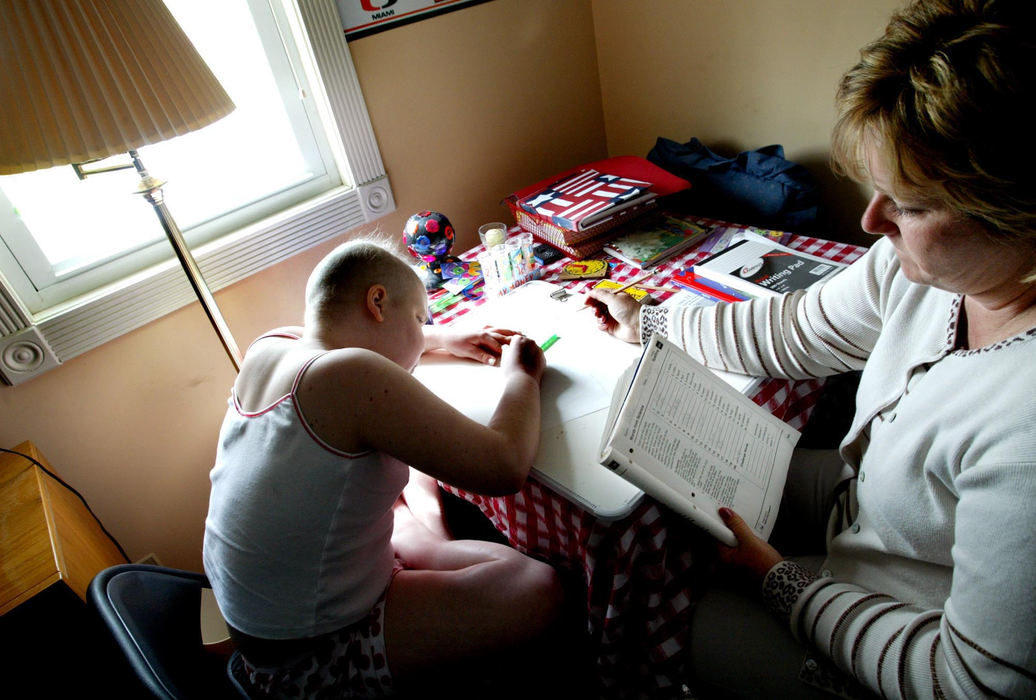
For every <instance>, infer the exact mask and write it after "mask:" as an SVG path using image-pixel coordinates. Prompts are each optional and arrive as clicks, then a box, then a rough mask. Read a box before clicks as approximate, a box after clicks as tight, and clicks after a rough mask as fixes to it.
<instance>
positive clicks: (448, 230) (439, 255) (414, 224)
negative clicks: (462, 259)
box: [403, 210, 455, 289]
mask: <svg viewBox="0 0 1036 700" xmlns="http://www.w3.org/2000/svg"><path fill="white" fill-rule="evenodd" d="M454 237H455V236H454V230H453V224H451V223H450V220H449V219H447V218H446V216H445V215H443V214H440V213H439V212H437V211H427V210H425V211H421V212H418V213H416V214H414V215H413V216H411V217H410V218H409V219H407V221H406V225H405V226H404V227H403V242H404V243H405V244H406V249H407V251H408V252H409V253H410V254H411V255H413V256H414V257H415V258H417V259H418V260H420V261H421V263H422V264H420V265H418V269H419V270H420V271H421V273H422V276H423V277H424V282H425V287H426V288H428V289H434V288H436V287H438V286H439V285H441V284H442V281H443V273H442V266H443V264H444V263H446V262H447V261H449V260H451V257H450V250H451V249H452V248H453V240H454Z"/></svg>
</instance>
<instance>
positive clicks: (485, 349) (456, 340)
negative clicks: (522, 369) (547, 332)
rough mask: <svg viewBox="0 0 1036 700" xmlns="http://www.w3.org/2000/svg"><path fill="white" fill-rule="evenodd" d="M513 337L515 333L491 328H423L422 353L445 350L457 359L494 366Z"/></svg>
mask: <svg viewBox="0 0 1036 700" xmlns="http://www.w3.org/2000/svg"><path fill="white" fill-rule="evenodd" d="M514 335H516V332H515V331H512V330H507V329H506V328H494V327H491V326H484V327H482V328H477V329H466V330H458V329H453V328H448V327H446V326H425V327H424V351H425V352H431V351H433V350H446V351H447V352H449V353H450V354H452V355H456V356H457V357H467V358H470V359H472V360H476V361H478V362H481V363H483V364H487V365H495V364H496V363H497V362H499V361H500V351H501V349H502V348H503V346H504V345H505V344H507V341H508V340H509V339H510V338H511V337H513V336H514Z"/></svg>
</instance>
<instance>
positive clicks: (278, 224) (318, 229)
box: [0, 177, 395, 384]
mask: <svg viewBox="0 0 1036 700" xmlns="http://www.w3.org/2000/svg"><path fill="white" fill-rule="evenodd" d="M394 209H395V203H394V201H393V199H392V192H391V189H390V187H389V184H388V180H387V178H384V177H382V178H378V179H376V180H374V181H373V182H369V183H366V184H364V185H362V186H360V187H339V188H336V189H334V190H331V191H329V192H327V193H325V194H324V195H321V196H320V197H316V198H314V199H312V200H309V201H308V202H305V203H303V204H301V205H298V206H297V207H294V208H292V209H290V210H287V211H285V212H282V213H281V214H279V215H277V216H275V217H271V218H269V219H266V220H264V221H262V222H260V223H258V224H255V225H253V226H250V227H248V228H246V229H243V230H241V231H238V232H236V233H233V234H229V235H227V236H224V237H223V238H221V239H220V240H218V241H214V242H213V243H211V244H209V245H207V246H203V247H201V248H199V249H198V250H195V251H193V252H194V256H195V258H196V259H197V262H198V266H199V267H200V268H201V271H202V274H203V275H204V277H205V281H206V282H207V283H208V285H209V287H210V288H211V289H212V290H213V291H216V290H219V289H222V288H224V287H227V286H229V285H231V284H234V283H235V282H238V281H239V280H242V279H244V278H246V277H248V276H249V275H252V274H255V273H256V272H259V271H260V270H262V269H264V268H267V267H269V266H271V265H274V264H276V263H278V262H281V261H283V260H287V259H288V258H290V257H292V256H293V255H295V254H297V253H300V252H302V251H304V250H306V249H308V248H311V247H313V246H315V245H317V244H319V243H322V242H324V241H326V240H329V239H331V238H334V237H335V236H339V235H341V234H342V233H344V232H345V231H348V230H350V229H352V228H355V227H356V226H359V225H361V224H364V223H367V222H370V221H373V220H374V219H376V218H378V217H380V216H383V215H385V214H387V213H389V212H391V211H393V210H394ZM170 255H171V253H170ZM5 297H6V294H5V293H4V290H3V289H2V287H0V326H7V327H12V330H14V332H12V333H10V334H8V335H4V336H3V337H0V378H2V379H4V380H6V381H7V383H9V384H18V383H20V382H23V381H27V380H29V379H31V378H33V377H35V376H38V375H39V374H41V373H42V372H45V371H47V370H50V369H53V368H54V367H56V366H58V365H59V364H60V363H61V362H64V361H65V360H69V359H71V358H73V357H75V356H76V355H80V354H82V353H84V352H86V351H88V350H91V349H93V348H96V347H98V346H100V345H102V344H104V343H106V342H108V341H110V340H113V339H115V338H117V337H119V336H120V335H123V334H124V333H128V332H130V331H132V330H134V329H136V328H139V327H140V326H143V325H144V324H146V323H149V322H151V321H154V320H155V319H158V318H160V317H162V316H164V315H165V314H168V313H170V312H171V311H174V310H176V309H179V308H181V307H183V306H186V305H187V304H189V303H192V302H195V301H197V297H196V296H195V295H194V292H193V291H192V290H191V287H190V285H189V284H188V282H187V278H186V277H185V276H184V274H183V270H181V268H180V266H179V265H178V264H177V262H176V260H175V258H172V257H170V260H169V261H168V262H166V263H163V264H161V265H157V266H155V267H153V268H151V269H149V270H146V271H144V272H142V273H141V274H139V275H136V276H134V277H132V278H129V279H127V280H124V281H123V282H122V283H120V284H118V285H112V286H111V287H108V288H105V289H103V290H101V291H99V292H97V293H94V294H91V295H89V296H86V297H83V298H80V299H77V300H74V301H72V302H69V303H67V304H63V305H61V306H59V307H55V308H52V309H47V310H46V311H44V312H42V313H39V314H36V315H34V316H32V315H29V314H27V313H25V312H24V311H21V310H20V309H18V308H17V306H15V305H14V302H13V300H9V299H6V298H5ZM0 330H2V328H0Z"/></svg>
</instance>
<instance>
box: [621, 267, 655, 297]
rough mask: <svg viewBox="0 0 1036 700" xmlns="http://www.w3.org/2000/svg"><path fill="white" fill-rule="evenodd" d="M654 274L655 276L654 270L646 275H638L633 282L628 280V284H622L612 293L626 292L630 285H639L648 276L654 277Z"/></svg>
mask: <svg viewBox="0 0 1036 700" xmlns="http://www.w3.org/2000/svg"><path fill="white" fill-rule="evenodd" d="M654 276H655V273H654V272H649V273H647V274H646V275H644V276H643V277H638V278H637V279H635V280H633V281H632V282H627V283H626V284H624V285H622V286H621V287H619V288H618V289H616V290H615V291H613V292H612V294H618V293H619V292H625V291H626V290H627V289H629V288H630V287H635V286H637V285H638V284H640V283H641V282H643V281H644V280H646V279H647V278H648V277H654Z"/></svg>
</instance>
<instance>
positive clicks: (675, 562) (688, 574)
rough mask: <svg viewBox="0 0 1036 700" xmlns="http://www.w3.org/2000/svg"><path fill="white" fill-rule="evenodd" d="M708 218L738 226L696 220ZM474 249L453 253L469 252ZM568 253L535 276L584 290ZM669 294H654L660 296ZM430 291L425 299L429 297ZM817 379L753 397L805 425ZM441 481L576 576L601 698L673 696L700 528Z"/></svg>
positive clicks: (702, 565)
mask: <svg viewBox="0 0 1036 700" xmlns="http://www.w3.org/2000/svg"><path fill="white" fill-rule="evenodd" d="M700 222H701V223H703V224H706V225H709V226H713V227H716V229H717V230H718V229H719V227H727V228H728V229H733V230H738V229H742V228H746V227H741V226H737V225H734V224H728V223H725V222H719V221H715V220H712V219H705V218H702V219H700ZM786 244H787V245H788V246H790V247H792V248H794V249H796V250H800V251H803V252H807V253H812V254H814V255H819V256H822V257H825V258H829V259H831V260H834V261H837V262H847V263H849V262H853V261H855V260H856V259H858V258H859V257H860V256H861V255H863V254H864V253H865V252H866V249H865V248H861V247H859V246H854V245H849V244H844V243H837V242H834V241H828V240H823V239H819V238H811V237H808V236H800V235H791V236H790V237H788V239H787V241H786ZM481 250H482V249H481V247H479V248H475V249H473V250H470V251H467V252H466V253H464V254H463V255H461V256H460V257H461V258H462V259H464V260H474V258H475V256H476V255H477V254H478V253H479V252H481ZM705 255H706V253H701V252H698V251H697V250H694V249H692V251H691V252H689V253H687V254H684V255H682V256H678V257H676V258H673V259H672V260H670V261H667V262H665V263H663V264H661V265H659V266H658V267H657V268H656V274H655V275H654V276H653V277H652V278H650V279H649V280H646V281H644V284H648V285H655V286H664V285H665V283H666V280H668V279H669V277H670V276H671V275H672V274H673V273H675V272H678V271H679V270H681V269H684V268H686V267H689V266H690V265H693V264H694V263H695V262H697V261H699V260H700V259H702V258H703V257H705ZM602 257H604V258H605V259H607V260H608V261H609V263H610V264H611V265H612V268H611V271H610V273H609V279H612V280H615V281H619V282H626V281H629V280H632V279H635V278H636V277H638V276H640V275H643V274H644V272H643V271H642V270H640V269H639V268H636V267H633V266H630V265H627V264H625V263H623V262H621V261H618V260H615V259H613V258H608V257H607V256H603V255H602ZM565 262H568V259H567V258H564V259H562V260H560V261H557V262H554V263H552V264H550V265H548V266H546V267H544V268H543V276H542V277H541V279H544V280H546V281H548V282H554V283H557V284H560V285H562V286H565V287H566V288H568V289H570V290H571V291H572V292H585V291H587V290H589V289H590V288H591V287H592V286H593V285H594V284H595V283H596V281H597V280H576V281H559V280H558V279H557V276H558V274H559V272H560V270H561V267H562V266H563V265H564V263H565ZM669 294H670V293H669V292H654V293H653V296H655V297H656V298H657V299H659V300H660V301H661V300H664V299H665V298H666V297H667V296H668V295H669ZM436 298H437V297H433V298H432V300H431V301H433V302H434V301H435V299H436ZM483 301H484V299H482V298H481V297H476V298H465V299H463V300H462V301H459V302H458V303H456V304H454V305H453V306H450V307H449V308H446V309H444V310H443V311H441V312H438V313H436V314H435V322H436V323H439V324H449V323H451V322H453V321H454V320H456V319H457V318H460V317H461V316H463V315H464V314H466V313H468V312H470V311H471V310H472V309H474V308H476V307H477V306H479V305H480V304H482V303H483ZM822 388H823V380H810V381H785V380H773V379H769V380H766V381H765V382H764V383H763V384H762V385H761V386H760V387H759V389H758V390H757V391H756V393H755V394H754V395H753V396H752V399H753V400H754V401H755V402H756V403H757V404H759V405H760V406H764V407H765V408H767V409H769V410H770V411H771V412H772V413H773V414H774V415H776V416H778V417H779V418H781V419H783V420H785V421H786V422H787V423H789V424H790V425H792V426H793V427H795V428H797V429H801V428H803V427H804V426H805V424H806V421H807V420H808V418H809V414H810V412H811V411H812V408H813V406H814V404H815V403H816V400H817V398H818V397H819V393H820V390H821V389H822ZM443 486H444V488H445V489H446V490H447V491H449V492H450V493H453V494H455V495H457V496H460V497H461V498H464V499H465V500H467V501H469V502H471V503H474V504H475V505H476V506H478V507H479V508H480V509H481V511H482V512H483V513H484V514H485V515H486V516H487V517H488V518H489V520H490V521H491V522H492V523H493V525H494V526H495V527H496V528H497V529H498V530H499V531H500V532H501V533H502V534H503V535H504V536H505V537H506V538H507V539H508V541H509V542H510V543H511V544H512V545H513V546H514V547H515V548H517V549H518V550H519V551H522V552H525V553H526V554H529V555H530V556H534V557H537V558H539V559H543V560H545V561H548V562H550V563H551V564H553V565H555V566H558V567H562V568H565V569H567V570H569V571H571V572H574V573H577V574H579V575H581V576H582V577H583V579H584V580H585V582H586V585H587V613H588V633H589V639H590V642H591V644H593V645H594V649H595V654H596V659H597V670H598V676H599V679H600V683H601V688H600V691H601V694H602V696H604V697H622V698H627V697H629V698H652V699H654V698H665V697H680V695H681V682H682V678H683V677H684V658H683V656H684V655H683V654H682V652H683V650H684V648H685V647H686V644H687V631H688V627H689V623H690V619H691V610H692V606H693V603H694V597H695V595H696V592H697V591H699V590H701V588H702V587H701V586H699V585H696V581H697V580H698V579H701V578H702V577H706V576H708V575H709V573H710V572H711V569H712V564H713V563H714V559H715V545H714V543H713V541H712V540H711V538H710V537H709V536H708V535H706V534H705V533H704V532H703V531H701V530H699V529H697V528H694V527H692V526H690V525H689V524H688V522H687V521H686V520H684V519H683V518H682V517H681V516H679V515H676V514H675V513H674V512H673V511H671V510H669V509H668V508H666V507H665V506H662V505H660V504H659V503H658V502H656V501H655V500H654V499H651V498H644V500H643V501H642V502H641V503H640V505H639V506H638V507H637V508H636V509H635V510H634V512H633V513H631V514H630V515H628V516H627V517H625V518H623V519H621V520H617V521H610V522H609V521H603V520H599V519H598V518H596V517H595V516H593V515H592V514H591V513H589V512H588V511H586V510H584V509H582V508H580V507H579V506H577V505H575V504H573V503H572V502H571V501H569V500H567V499H566V498H564V497H563V496H561V495H559V494H558V493H556V492H554V491H553V490H551V489H550V488H549V487H547V486H546V485H544V484H542V483H541V482H539V481H537V480H536V478H535V477H530V478H529V479H528V480H527V481H526V484H525V486H524V487H523V488H522V489H521V491H519V492H518V493H516V494H514V495H511V496H497V497H488V496H480V495H477V494H471V493H467V492H464V491H461V490H460V489H456V488H454V487H452V486H449V485H447V484H443Z"/></svg>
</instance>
